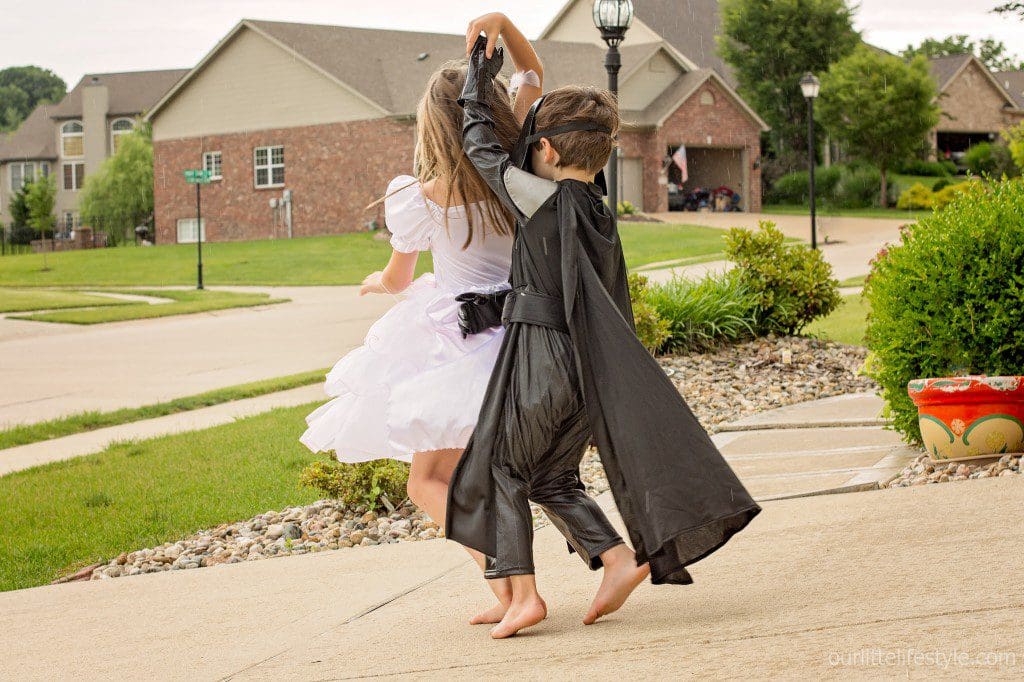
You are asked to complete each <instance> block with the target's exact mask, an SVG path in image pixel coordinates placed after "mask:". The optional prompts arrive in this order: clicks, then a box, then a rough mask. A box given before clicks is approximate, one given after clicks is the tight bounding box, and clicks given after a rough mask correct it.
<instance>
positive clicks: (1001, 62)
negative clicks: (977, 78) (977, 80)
mask: <svg viewBox="0 0 1024 682" xmlns="http://www.w3.org/2000/svg"><path fill="white" fill-rule="evenodd" d="M901 54H902V55H903V57H904V58H905V59H912V58H914V57H916V56H918V55H921V56H922V57H926V58H928V59H932V58H934V57H948V56H951V55H957V54H973V55H975V56H976V57H977V58H978V59H980V60H981V61H982V63H983V64H984V65H985V66H987V67H988V68H989V69H990V70H992V71H1016V70H1018V69H1022V68H1024V61H1021V60H1020V59H1016V58H1014V57H1013V56H1011V55H1010V53H1009V50H1007V48H1006V45H1005V44H1004V43H1003V41H1001V40H996V39H995V38H982V39H981V41H980V42H978V43H975V42H974V41H973V40H971V39H970V37H969V36H968V35H967V34H965V33H958V34H956V35H951V36H946V37H945V38H943V39H942V40H938V39H936V38H925V39H924V40H922V41H921V44H920V45H918V46H917V47H914V46H913V45H907V49H905V50H903V52H902V53H901Z"/></svg>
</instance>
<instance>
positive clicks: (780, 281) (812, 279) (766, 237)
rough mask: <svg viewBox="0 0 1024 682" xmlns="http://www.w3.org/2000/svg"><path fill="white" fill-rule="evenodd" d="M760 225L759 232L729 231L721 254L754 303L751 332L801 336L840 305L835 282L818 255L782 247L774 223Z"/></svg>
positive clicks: (801, 247) (805, 249)
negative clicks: (734, 264)
mask: <svg viewBox="0 0 1024 682" xmlns="http://www.w3.org/2000/svg"><path fill="white" fill-rule="evenodd" d="M759 225H760V228H761V229H760V231H758V232H753V231H751V230H747V229H744V228H739V227H734V228H732V229H731V230H729V232H728V234H727V235H726V238H725V242H726V247H725V254H726V256H727V257H728V258H729V259H730V260H732V261H733V262H735V263H736V266H737V269H738V272H739V280H740V283H742V284H743V285H744V287H745V288H746V289H747V290H748V291H750V292H751V293H752V294H753V295H754V297H755V300H756V304H755V308H754V321H755V322H754V323H755V330H756V331H757V332H758V333H768V332H778V333H783V334H792V333H796V332H799V331H800V330H801V329H803V327H804V325H806V324H807V323H808V322H810V321H811V320H813V319H815V318H816V317H821V316H823V315H828V314H829V313H831V312H832V311H833V310H835V309H836V306H838V305H839V303H840V301H841V299H840V297H839V282H838V281H837V280H836V279H835V278H833V277H832V266H831V265H829V264H828V262H827V261H826V260H825V259H824V258H823V257H822V255H821V251H818V250H814V249H811V248H810V247H808V246H805V245H803V244H798V245H792V246H790V245H786V244H785V243H784V237H783V234H782V232H780V231H779V230H778V228H776V227H775V223H772V222H770V221H764V220H762V221H760V223H759Z"/></svg>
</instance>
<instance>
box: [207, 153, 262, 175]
mask: <svg viewBox="0 0 1024 682" xmlns="http://www.w3.org/2000/svg"><path fill="white" fill-rule="evenodd" d="M252 158H253V161H255V159H256V156H255V154H254V155H253V157H252ZM214 159H216V163H215V164H214V163H212V162H213V161H214ZM214 167H216V169H217V170H216V172H214ZM203 170H208V171H210V179H211V180H222V179H223V178H224V175H223V173H224V155H223V154H221V153H220V152H203ZM255 178H256V175H255V173H254V174H253V180H255Z"/></svg>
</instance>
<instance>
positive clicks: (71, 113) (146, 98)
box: [50, 69, 188, 119]
mask: <svg viewBox="0 0 1024 682" xmlns="http://www.w3.org/2000/svg"><path fill="white" fill-rule="evenodd" d="M186 73H188V69H168V70H163V71H127V72H122V73H87V74H85V75H84V76H82V80H80V81H78V85H76V86H75V87H74V89H73V90H72V91H71V92H69V93H68V94H67V95H66V96H65V97H64V99H63V100H61V102H60V104H58V105H57V106H55V107H53V111H52V112H51V113H50V116H52V117H53V118H55V119H66V118H80V117H81V116H82V89H83V88H86V87H89V86H90V85H105V86H107V94H108V97H109V98H110V99H109V103H108V114H109V115H110V116H137V115H139V114H142V113H145V112H146V111H147V110H148V109H149V108H150V107H152V106H153V105H154V104H156V102H157V100H159V99H160V98H161V97H162V96H163V94H164V93H165V92H167V91H168V90H169V89H170V88H171V86H173V85H174V84H175V83H176V82H177V81H178V80H179V79H180V78H181V77H182V76H184V75H185V74H186Z"/></svg>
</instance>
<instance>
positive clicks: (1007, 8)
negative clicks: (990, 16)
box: [992, 2, 1024, 20]
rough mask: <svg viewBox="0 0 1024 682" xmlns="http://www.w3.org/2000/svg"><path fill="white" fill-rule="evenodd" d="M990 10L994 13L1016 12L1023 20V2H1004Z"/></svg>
mask: <svg viewBox="0 0 1024 682" xmlns="http://www.w3.org/2000/svg"><path fill="white" fill-rule="evenodd" d="M992 11H993V12H995V13H996V14H1016V15H1017V16H1018V17H1020V18H1021V19H1022V20H1024V2H1004V3H1003V4H1002V5H999V6H998V7H996V8H995V9H993V10H992Z"/></svg>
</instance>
